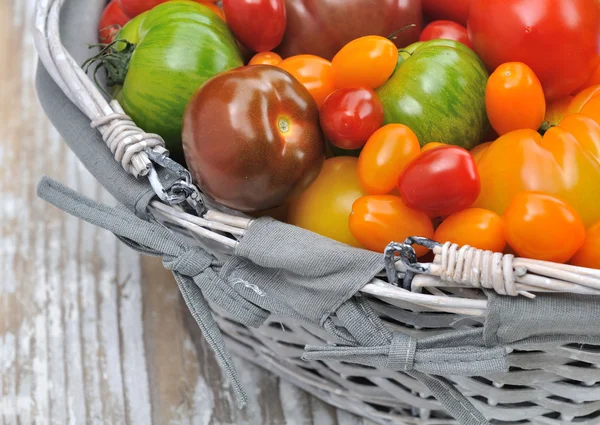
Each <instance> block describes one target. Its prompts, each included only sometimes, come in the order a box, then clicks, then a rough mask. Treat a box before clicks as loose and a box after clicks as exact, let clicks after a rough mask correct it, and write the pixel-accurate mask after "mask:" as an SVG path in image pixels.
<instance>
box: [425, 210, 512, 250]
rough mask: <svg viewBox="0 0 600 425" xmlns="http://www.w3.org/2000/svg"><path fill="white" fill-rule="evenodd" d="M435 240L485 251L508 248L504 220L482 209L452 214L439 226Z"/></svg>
mask: <svg viewBox="0 0 600 425" xmlns="http://www.w3.org/2000/svg"><path fill="white" fill-rule="evenodd" d="M433 238H434V239H435V240H436V241H438V242H439V243H446V242H452V243H455V244H458V245H460V246H465V245H469V246H472V247H475V248H478V249H482V250H484V251H493V252H502V251H504V248H505V247H506V239H505V238H504V226H503V225H502V218H501V217H500V216H499V215H498V214H496V213H495V212H493V211H488V210H484V209H481V208H469V209H466V210H462V211H459V212H457V213H454V214H452V215H451V216H449V217H448V218H446V219H445V220H444V221H443V222H442V224H440V225H439V227H438V228H437V229H436V231H435V235H434V237H433Z"/></svg>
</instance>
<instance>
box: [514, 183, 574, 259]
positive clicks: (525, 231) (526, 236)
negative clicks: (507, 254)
mask: <svg viewBox="0 0 600 425" xmlns="http://www.w3.org/2000/svg"><path fill="white" fill-rule="evenodd" d="M503 222H504V234H505V236H506V240H507V241H508V243H509V245H510V246H511V247H512V248H513V249H514V250H515V251H516V252H517V254H518V255H519V256H521V257H526V258H533V259H535V260H543V261H553V262H556V263H564V262H566V261H568V260H569V259H570V258H571V257H572V256H573V255H575V253H576V252H577V251H578V250H579V248H581V247H582V245H583V243H584V240H585V227H584V225H583V221H582V220H581V218H580V217H579V214H577V211H575V209H573V207H571V206H570V205H569V204H567V203H566V202H564V201H562V200H560V199H558V198H555V197H553V196H550V195H546V194H544V193H540V192H521V193H519V194H518V195H517V196H515V198H514V199H513V201H512V202H511V204H510V205H509V207H508V208H507V210H506V211H505V212H504V216H503Z"/></svg>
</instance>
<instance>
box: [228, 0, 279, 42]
mask: <svg viewBox="0 0 600 425" xmlns="http://www.w3.org/2000/svg"><path fill="white" fill-rule="evenodd" d="M223 10H224V11H225V17H226V18H227V24H228V25H229V28H231V31H233V33H234V34H235V36H236V37H237V39H238V40H240V42H241V43H242V44H243V45H244V46H246V47H248V48H250V49H252V50H254V51H255V52H266V51H269V50H273V49H274V48H275V47H277V46H279V43H281V40H282V39H283V34H284V33H285V27H286V14H285V1H284V0H223Z"/></svg>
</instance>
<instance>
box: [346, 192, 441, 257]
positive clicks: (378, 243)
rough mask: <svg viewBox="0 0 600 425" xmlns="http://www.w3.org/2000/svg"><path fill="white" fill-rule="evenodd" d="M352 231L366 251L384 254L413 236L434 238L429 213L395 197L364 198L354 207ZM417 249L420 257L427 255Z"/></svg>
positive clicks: (351, 218) (351, 215) (422, 249)
mask: <svg viewBox="0 0 600 425" xmlns="http://www.w3.org/2000/svg"><path fill="white" fill-rule="evenodd" d="M350 231H351V232H352V234H353V235H354V237H355V238H356V239H357V240H358V241H359V242H360V243H361V245H362V246H364V247H365V248H367V249H370V250H371V251H376V252H383V251H384V250H385V247H386V246H388V245H389V243H390V242H404V241H405V240H406V238H408V237H410V236H422V237H425V238H429V239H431V238H432V237H433V225H432V224H431V220H430V219H429V217H427V215H426V214H423V213H420V212H418V211H414V210H411V209H410V208H408V207H407V206H405V205H404V204H403V203H402V199H400V198H399V197H397V196H392V195H378V196H363V197H362V198H359V199H357V200H356V202H354V204H353V205H352V214H350ZM427 251H428V249H427V248H424V247H421V246H420V247H415V252H416V253H417V256H419V257H420V256H422V255H425V254H426V253H427Z"/></svg>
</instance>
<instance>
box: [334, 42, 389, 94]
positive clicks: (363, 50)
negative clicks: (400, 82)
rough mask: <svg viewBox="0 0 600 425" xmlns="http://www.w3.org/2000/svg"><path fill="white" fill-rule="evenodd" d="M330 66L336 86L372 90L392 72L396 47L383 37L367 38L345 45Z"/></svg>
mask: <svg viewBox="0 0 600 425" xmlns="http://www.w3.org/2000/svg"><path fill="white" fill-rule="evenodd" d="M331 63H332V65H333V74H334V79H335V83H336V85H337V87H340V88H343V87H369V88H371V89H375V88H377V87H379V86H380V85H382V84H383V83H385V82H386V81H387V80H388V78H390V76H391V75H392V74H393V73H394V71H395V70H396V65H397V63H398V48H397V47H396V45H395V44H394V43H393V42H392V41H390V40H389V39H387V38H384V37H380V36H377V35H369V36H366V37H361V38H357V39H356V40H353V41H351V42H350V43H348V44H346V45H345V46H344V47H343V48H342V50H340V51H339V52H338V54H337V55H335V57H334V58H333V60H332V61H331Z"/></svg>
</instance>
